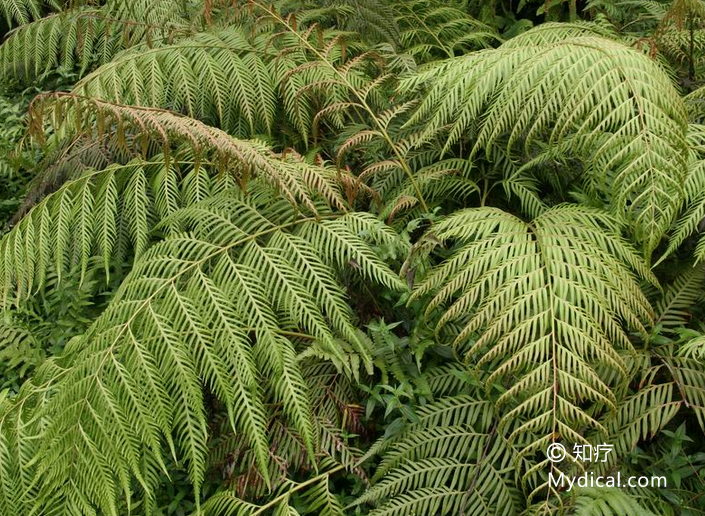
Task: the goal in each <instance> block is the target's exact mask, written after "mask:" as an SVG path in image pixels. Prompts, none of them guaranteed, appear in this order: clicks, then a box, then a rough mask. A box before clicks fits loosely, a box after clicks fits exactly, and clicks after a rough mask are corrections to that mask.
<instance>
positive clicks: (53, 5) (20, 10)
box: [0, 0, 60, 27]
mask: <svg viewBox="0 0 705 516" xmlns="http://www.w3.org/2000/svg"><path fill="white" fill-rule="evenodd" d="M59 6H60V2H58V1H57V0H0V18H4V20H5V21H6V22H7V26H8V27H14V26H16V25H24V24H25V23H29V22H30V21H31V20H37V19H39V18H41V17H42V15H43V12H44V10H45V9H47V8H49V9H58V8H59Z"/></svg>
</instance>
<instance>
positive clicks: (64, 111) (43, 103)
mask: <svg viewBox="0 0 705 516" xmlns="http://www.w3.org/2000/svg"><path fill="white" fill-rule="evenodd" d="M33 104H34V107H33V108H32V110H31V111H30V122H29V125H30V131H31V133H32V134H33V135H34V136H35V137H36V139H37V140H38V141H40V142H43V141H44V129H45V124H48V123H49V122H51V123H52V124H53V126H54V127H56V128H58V129H59V131H57V133H58V135H59V136H61V137H63V136H70V137H74V136H75V135H76V134H79V135H80V134H84V133H88V134H96V133H97V135H98V136H102V135H103V134H109V135H110V137H111V138H112V139H113V141H114V145H115V147H117V148H119V149H124V150H126V151H127V152H128V153H129V152H132V153H133V154H139V153H140V152H142V154H144V153H146V150H147V148H148V145H149V144H150V142H152V141H154V142H157V143H158V144H161V145H162V147H163V150H164V153H165V154H166V155H167V156H166V158H165V159H166V160H167V161H168V159H169V156H168V153H169V149H170V147H171V146H172V145H173V144H175V143H181V142H185V143H186V144H187V145H189V146H191V148H192V149H193V151H194V153H195V154H196V156H197V157H201V158H203V159H209V160H210V161H211V162H212V163H214V164H215V165H216V166H217V167H218V168H219V169H224V168H228V167H231V168H232V169H233V170H235V171H237V172H236V174H237V175H238V176H239V180H240V181H241V186H243V187H244V185H245V183H246V182H247V178H248V177H249V175H250V174H255V175H258V176H259V177H260V178H262V180H264V181H265V182H268V183H269V184H271V185H273V186H274V187H275V188H277V189H279V191H280V192H281V193H282V194H283V195H284V196H285V197H287V198H288V199H290V200H291V201H292V202H294V203H301V204H302V205H303V206H306V207H307V208H308V209H310V210H312V211H314V212H315V206H314V205H313V203H312V201H311V200H310V198H309V195H308V192H310V191H311V190H314V191H318V192H319V193H321V194H322V195H323V196H324V197H325V198H326V199H327V200H328V201H329V202H330V203H331V204H332V205H333V206H335V207H337V208H343V207H344V206H343V203H342V201H341V199H340V197H339V196H338V194H337V192H336V191H335V190H336V189H335V187H332V183H331V181H333V180H334V178H333V176H332V174H333V173H332V171H326V170H325V169H322V168H320V167H311V166H307V165H306V164H304V163H302V162H301V161H300V160H297V159H296V154H295V153H291V152H290V153H289V154H284V155H281V156H280V157H281V158H284V159H277V157H276V156H275V155H274V154H273V153H272V152H271V151H270V150H269V149H268V148H266V147H265V146H264V144H262V143H260V142H257V141H242V140H237V139H235V138H232V137H231V136H229V135H228V134H226V133H225V132H224V131H222V130H220V129H216V128H213V127H210V126H208V125H206V124H203V123H202V122H199V121H197V120H195V119H193V118H189V117H186V116H180V115H178V114H176V113H173V112H171V111H166V110H162V109H153V108H140V107H134V106H124V105H121V104H114V103H110V102H104V101H100V100H94V99H89V98H85V97H81V96H77V95H73V94H61V93H56V94H50V95H47V96H43V97H38V98H36V99H35V100H34V102H33ZM127 133H132V134H133V135H134V138H126V134H127ZM135 147H137V148H135ZM238 164H239V165H238Z"/></svg>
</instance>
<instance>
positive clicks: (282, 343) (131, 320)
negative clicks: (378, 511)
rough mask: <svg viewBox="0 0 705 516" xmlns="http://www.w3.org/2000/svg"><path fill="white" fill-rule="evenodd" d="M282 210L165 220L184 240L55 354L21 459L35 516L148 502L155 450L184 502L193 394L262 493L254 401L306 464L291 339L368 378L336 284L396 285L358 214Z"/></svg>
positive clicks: (141, 264)
mask: <svg viewBox="0 0 705 516" xmlns="http://www.w3.org/2000/svg"><path fill="white" fill-rule="evenodd" d="M285 206H287V205H286V204H284V205H279V206H277V205H274V206H272V207H271V208H270V209H271V210H272V212H271V213H272V215H271V216H270V217H269V218H268V217H267V216H266V215H265V214H266V213H267V212H268V210H267V209H266V208H265V205H263V204H257V203H256V201H254V200H252V201H249V200H248V201H246V200H244V199H238V196H237V195H236V196H233V195H227V196H220V197H214V198H211V199H209V200H206V201H203V202H201V203H196V204H194V205H193V206H191V207H188V208H185V209H183V210H179V211H177V212H175V213H174V214H173V215H172V217H170V219H169V220H168V221H165V222H164V224H166V223H168V222H173V223H175V224H177V225H178V224H183V226H184V227H185V228H186V229H188V230H189V232H187V233H176V234H174V235H173V236H172V237H168V238H166V239H165V240H164V241H162V242H160V243H158V244H156V245H154V246H153V247H152V248H150V249H149V250H148V251H147V252H146V253H145V254H144V256H143V257H142V258H141V259H140V260H138V261H137V262H136V263H135V265H134V267H133V269H132V271H131V272H130V274H129V275H128V277H127V278H126V280H125V281H124V282H123V284H122V286H121V287H120V289H119V291H118V293H117V294H116V296H115V298H114V299H113V300H112V302H111V303H110V305H109V306H108V308H107V310H106V311H105V313H104V314H103V315H102V316H101V317H100V318H99V319H97V320H96V321H95V322H94V323H93V325H92V326H91V327H90V328H89V330H88V332H87V333H86V334H85V335H83V336H81V337H80V338H79V339H78V340H76V341H75V342H74V343H73V344H72V346H71V347H70V349H68V350H67V359H68V360H69V361H70V364H71V365H70V366H68V367H67V368H66V369H64V370H62V372H61V379H60V380H57V382H58V383H57V385H56V387H55V388H53V389H52V391H51V394H50V399H49V400H48V402H47V405H46V407H45V410H43V420H44V421H45V423H46V424H45V426H43V428H42V431H41V436H40V437H39V441H38V446H36V450H35V452H36V454H35V464H36V466H37V469H36V472H35V473H34V474H35V475H36V478H37V479H41V480H40V484H39V487H38V493H37V497H36V502H35V503H36V505H35V506H36V507H37V508H38V509H39V510H41V509H40V508H42V507H44V506H45V505H47V504H50V505H52V506H54V503H55V501H56V500H61V504H62V506H63V507H66V508H68V507H71V506H73V505H74V504H82V505H86V507H88V506H90V505H95V506H97V507H100V508H101V510H103V511H104V512H105V513H106V514H116V507H117V505H116V504H117V500H118V498H119V497H120V496H125V497H127V499H128V500H129V499H130V497H131V496H132V488H131V487H130V485H131V483H130V479H131V478H134V479H136V481H137V482H138V484H139V485H140V486H141V490H142V491H144V496H145V497H147V498H150V497H151V496H152V494H153V489H154V487H155V486H154V483H153V482H154V478H153V475H154V472H156V471H158V470H160V469H163V467H164V466H163V462H162V461H163V459H162V454H163V450H162V442H165V443H167V445H168V447H169V449H170V450H171V453H173V454H175V456H177V457H179V458H181V459H183V460H184V462H185V463H186V464H187V465H188V470H189V476H190V481H191V483H192V484H193V486H194V489H195V490H196V492H197V493H198V490H199V486H200V484H201V483H202V481H203V479H204V474H205V469H204V468H205V456H206V449H205V447H206V438H207V435H208V429H207V427H206V419H205V413H204V410H205V407H204V401H203V393H202V387H201V381H203V382H204V383H205V384H206V385H207V386H208V388H209V389H210V391H211V392H212V393H213V394H214V395H215V396H217V397H218V398H219V399H220V400H221V401H222V403H223V404H224V406H225V407H226V409H227V411H228V415H229V420H230V422H231V425H232V427H233V428H234V429H235V430H237V431H238V432H241V433H243V435H245V436H246V437H247V441H248V443H249V446H250V447H251V448H252V450H253V453H254V456H255V458H256V464H257V466H258V468H259V470H260V473H261V474H262V475H263V477H264V478H265V479H268V478H269V476H268V471H267V465H268V462H269V461H268V454H269V451H268V450H269V446H268V443H267V442H266V435H267V432H266V428H265V425H266V414H267V409H266V408H265V406H264V401H263V393H264V392H268V393H270V394H271V396H272V397H273V399H274V400H275V402H276V403H277V404H278V405H280V406H281V410H282V411H283V414H284V416H285V417H286V419H287V420H288V421H289V422H290V424H291V426H292V427H293V428H294V429H295V430H296V432H297V434H298V435H299V436H300V438H301V439H302V442H303V443H304V447H305V449H306V452H307V455H308V457H309V458H310V459H311V460H313V457H314V455H315V449H316V444H315V442H316V435H315V432H314V426H315V424H314V421H313V419H312V414H311V400H310V395H309V393H308V388H307V385H306V382H305V380H304V378H303V375H302V372H301V368H300V366H299V364H298V363H297V350H296V348H295V346H294V344H293V342H292V340H291V336H292V335H299V334H305V335H310V338H311V339H313V340H320V341H322V342H324V343H325V342H328V343H331V344H332V341H334V340H335V339H342V340H344V341H346V342H348V343H350V345H351V346H352V347H353V348H354V349H355V350H356V352H357V354H358V361H359V363H362V364H366V366H367V367H368V368H369V367H370V366H371V357H370V356H369V355H368V354H367V353H368V351H367V347H366V345H365V344H364V343H362V342H361V341H360V340H359V337H358V333H357V332H356V331H354V327H353V325H352V321H351V313H350V310H349V308H348V307H347V305H346V304H345V303H344V301H343V287H342V286H341V285H340V283H339V281H338V280H337V272H336V271H338V270H340V269H342V268H345V267H348V264H349V263H352V262H354V263H355V264H356V268H357V269H358V270H359V274H360V275H362V276H363V277H364V278H366V279H367V280H370V281H375V282H380V283H381V284H383V285H385V286H387V287H388V288H392V289H403V283H402V282H401V281H400V280H399V279H398V278H397V276H396V275H395V274H393V273H392V272H391V271H390V270H389V269H388V268H387V267H386V266H385V265H384V264H383V263H382V262H381V261H380V260H379V258H377V257H376V256H375V254H374V252H373V251H372V249H371V248H370V245H369V243H367V240H371V241H373V242H377V243H383V242H384V243H386V245H392V246H393V245H396V244H395V237H394V235H393V234H392V233H391V232H390V231H389V230H387V229H385V228H384V227H383V225H382V224H381V223H380V222H378V221H376V220H375V219H373V218H372V217H370V216H367V215H365V214H347V215H334V214H330V215H327V216H324V217H322V220H319V221H317V220H316V218H315V217H306V216H301V215H297V214H296V211H295V209H294V208H293V207H291V206H288V207H286V208H285ZM329 347H330V348H331V349H334V348H335V346H333V345H331V346H329ZM69 357H70V358H69ZM341 363H343V364H344V365H343V367H344V368H345V369H347V370H348V371H351V368H352V367H353V366H354V363H351V362H350V361H349V360H347V359H345V358H344V357H341ZM356 363H357V362H356ZM47 367H49V366H47ZM39 377H40V378H41V377H42V374H39ZM16 410H17V411H21V405H20V406H13V407H9V408H8V411H7V412H5V413H4V414H3V417H2V419H1V420H0V424H2V425H3V427H4V426H5V425H6V424H9V423H8V422H9V420H11V419H12V417H14V416H12V414H15V413H16V412H15V411H16ZM19 413H21V412H19ZM67 454H68V455H70V456H72V457H73V460H71V461H66V460H65V459H66V457H67ZM143 461H147V464H144V462H143ZM145 468H146V470H145ZM97 479H99V480H100V481H96V480H97ZM7 480H8V482H10V481H13V480H12V479H7ZM3 481H4V480H3Z"/></svg>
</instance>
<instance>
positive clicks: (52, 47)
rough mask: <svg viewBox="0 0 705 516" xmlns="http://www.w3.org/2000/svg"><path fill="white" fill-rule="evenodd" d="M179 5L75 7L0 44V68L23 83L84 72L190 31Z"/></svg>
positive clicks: (163, 0) (116, 1)
mask: <svg viewBox="0 0 705 516" xmlns="http://www.w3.org/2000/svg"><path fill="white" fill-rule="evenodd" d="M13 1H14V0H13ZM128 4H129V6H128ZM181 5H182V4H181V2H178V1H176V0H159V1H157V2H146V1H143V0H141V1H139V2H129V3H128V2H124V1H120V0H113V1H110V2H108V3H107V4H106V5H104V6H103V7H93V6H84V7H76V8H74V9H70V10H67V11H63V12H60V13H56V14H52V15H50V16H47V17H45V18H41V19H37V20H36V21H33V22H32V23H29V24H27V25H23V26H21V27H19V28H17V29H16V30H15V31H13V32H12V33H11V34H10V35H9V37H8V38H7V39H6V40H5V41H4V42H3V43H2V45H0V70H2V71H3V73H4V74H6V75H7V76H14V77H15V78H16V79H19V80H21V81H23V82H25V83H31V82H32V81H33V80H34V79H35V78H36V77H37V76H39V75H41V74H43V73H46V72H48V71H50V70H53V69H56V68H63V69H67V70H71V69H73V68H74V67H75V68H77V69H78V71H79V73H80V74H84V73H85V72H86V71H87V70H89V69H90V68H92V67H94V66H96V65H97V64H100V63H105V62H108V61H110V60H111V59H112V58H113V57H114V56H115V55H116V54H118V53H119V52H121V51H122V50H124V49H127V48H130V47H132V46H135V45H140V44H142V43H145V42H148V43H149V44H150V45H152V44H159V42H160V41H168V40H170V39H171V38H173V37H175V35H178V34H180V33H184V32H187V31H188V26H187V20H186V19H185V18H184V15H183V12H182V9H181V7H180V6H181Z"/></svg>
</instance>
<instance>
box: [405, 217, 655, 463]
mask: <svg viewBox="0 0 705 516" xmlns="http://www.w3.org/2000/svg"><path fill="white" fill-rule="evenodd" d="M422 242H423V243H422V244H420V247H419V249H420V252H421V253H423V254H424V255H426V254H427V253H429V252H430V251H431V250H432V249H433V248H435V247H436V246H438V245H443V244H451V245H453V248H452V253H451V255H450V257H449V258H448V259H447V260H446V261H444V262H443V263H441V264H439V265H438V266H436V267H435V268H434V269H433V270H432V271H431V272H430V274H429V275H428V277H427V278H426V279H425V280H424V281H423V282H421V283H420V284H419V285H418V286H417V287H416V288H415V291H414V293H413V296H412V300H413V299H420V298H426V297H427V296H428V299H429V300H428V301H427V304H426V310H425V315H426V317H427V318H430V319H432V320H433V321H437V326H436V328H437V331H439V330H440V329H441V328H443V326H444V325H445V324H447V323H450V322H453V321H455V322H457V323H458V324H459V330H458V332H457V334H456V335H455V338H454V341H453V344H454V345H455V346H456V347H457V348H458V350H459V351H461V352H463V353H465V354H466V357H467V358H468V360H471V361H473V362H475V363H476V364H477V367H482V368H488V376H487V378H486V380H485V381H486V384H487V385H488V387H489V386H490V385H492V384H493V383H495V382H500V383H502V384H503V385H504V386H505V388H506V392H504V394H502V395H501V396H500V397H499V399H498V402H497V404H498V407H499V408H500V409H501V410H502V420H501V424H500V428H502V429H505V430H507V431H508V432H509V440H510V441H511V442H513V443H515V444H516V445H517V446H519V448H520V450H521V451H520V455H521V456H522V457H525V458H528V459H532V458H533V456H534V454H536V453H540V454H541V456H542V454H543V451H544V450H545V449H546V448H547V447H548V445H549V444H551V443H552V442H555V441H559V440H565V441H566V442H568V443H581V442H583V439H584V438H583V432H584V431H587V430H588V429H592V430H599V431H602V430H604V428H603V426H602V424H601V423H600V422H599V417H598V414H600V413H601V412H603V411H607V410H610V409H611V410H614V409H615V405H616V396H615V393H614V392H613V388H615V387H617V386H618V385H620V383H621V384H623V383H624V382H625V381H628V379H629V369H630V366H629V363H628V361H625V359H624V358H623V357H622V356H621V353H620V351H625V352H627V353H628V352H630V350H632V349H633V348H632V344H631V342H630V340H629V337H628V334H627V332H626V331H625V327H626V328H629V329H634V330H637V331H640V332H642V333H643V332H644V331H645V325H648V324H651V322H652V320H653V319H652V318H653V315H652V310H651V307H650V305H649V303H648V301H647V299H646V298H645V296H644V294H643V293H642V292H641V290H640V288H639V285H638V283H637V281H636V279H637V277H642V278H648V280H649V281H651V282H655V281H656V280H655V278H654V277H653V275H652V274H651V273H650V271H649V270H648V269H647V268H646V267H645V265H644V264H643V263H642V262H641V260H640V259H639V258H638V257H637V256H636V254H635V252H634V250H633V249H631V248H630V247H629V246H628V245H627V244H626V243H625V242H624V241H623V240H621V239H620V237H619V236H618V235H617V233H616V232H615V222H614V221H613V220H612V219H610V218H609V217H608V216H606V215H604V214H603V213H600V212H596V211H590V210H586V209H583V208H578V207H573V206H561V207H557V208H553V209H550V210H547V211H546V212H544V213H543V214H541V215H540V216H539V217H537V218H536V219H534V220H533V221H532V222H531V223H526V222H523V221H521V220H519V219H517V218H516V217H514V216H512V215H509V214H507V213H504V212H502V211H500V210H497V209H493V208H483V209H469V210H463V211H459V212H457V213H455V214H453V215H451V216H449V217H448V218H446V219H444V220H442V221H441V222H438V223H437V224H436V225H435V226H434V227H433V228H432V230H430V231H429V232H428V235H427V237H426V239H425V240H423V241H422ZM631 271H635V273H636V274H634V272H631ZM623 324H624V326H625V327H623ZM598 366H599V368H600V369H603V368H605V367H606V368H608V369H609V370H611V371H612V372H613V373H614V374H611V375H606V374H604V373H602V374H600V373H598V372H597V368H598ZM620 378H621V379H620ZM527 433H530V434H531V435H532V436H533V438H532V439H530V440H528V441H525V440H524V439H525V437H526V435H527ZM524 442H525V443H526V444H522V443H524ZM542 459H543V457H542ZM542 459H540V460H539V461H538V463H537V466H536V468H539V467H547V465H548V464H549V463H548V459H543V460H542Z"/></svg>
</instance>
